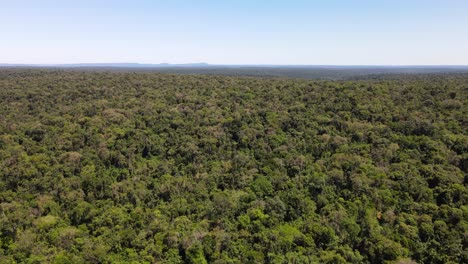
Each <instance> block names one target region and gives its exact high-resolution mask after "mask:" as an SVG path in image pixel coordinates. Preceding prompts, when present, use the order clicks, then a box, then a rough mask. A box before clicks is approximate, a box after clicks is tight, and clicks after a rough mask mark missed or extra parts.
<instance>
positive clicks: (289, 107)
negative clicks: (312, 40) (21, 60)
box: [0, 69, 468, 263]
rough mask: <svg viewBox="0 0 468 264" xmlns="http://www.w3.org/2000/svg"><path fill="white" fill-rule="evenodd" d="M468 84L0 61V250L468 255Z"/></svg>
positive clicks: (27, 257) (443, 78) (314, 257)
mask: <svg viewBox="0 0 468 264" xmlns="http://www.w3.org/2000/svg"><path fill="white" fill-rule="evenodd" d="M467 91H468V74H444V75H436V74H434V75H405V76H403V75H402V76H398V77H395V76H393V77H391V78H387V77H375V78H369V79H366V80H349V81H317V80H291V79H259V78H248V77H219V76H194V75H169V74H159V73H116V72H91V71H87V72H79V71H62V70H27V69H3V70H0V262H1V263H48V262H50V263H85V262H86V263H156V262H157V263H415V262H417V263H467V262H468V251H467V247H468V206H467V204H468V191H467V182H468V177H467V172H468V134H467V121H468V120H467V116H468V111H467V110H468V109H467V101H468V100H467V97H468V93H467Z"/></svg>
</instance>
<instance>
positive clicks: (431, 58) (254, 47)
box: [0, 0, 468, 65]
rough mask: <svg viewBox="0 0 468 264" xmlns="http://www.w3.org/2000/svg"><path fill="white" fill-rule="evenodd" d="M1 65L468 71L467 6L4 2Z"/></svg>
mask: <svg viewBox="0 0 468 264" xmlns="http://www.w3.org/2000/svg"><path fill="white" fill-rule="evenodd" d="M0 36H1V38H0V63H24V64H61V63H124V62H125V63H130V62H138V63H198V62H205V63H210V64H256V65H259V64H275V65H468V0H391V1H390V0H322V1H318V0H308V1H305V0H284V1H276V0H268V1H267V0H237V1H234V0H223V1H221V0H217V1H214V0H198V1H184V0H167V1H158V0H128V1H119V0H113V1H110V0H100V1H97V0H79V1H78V0H29V1H27V0H14V1H13V0H0Z"/></svg>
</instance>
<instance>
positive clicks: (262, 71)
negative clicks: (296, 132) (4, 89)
mask: <svg viewBox="0 0 468 264" xmlns="http://www.w3.org/2000/svg"><path fill="white" fill-rule="evenodd" d="M8 66H9V65H8V64H0V70H1V69H2V68H3V69H8V68H12V67H8ZM10 66H11V65H10ZM30 67H31V66H28V65H20V64H19V65H16V68H18V69H28V68H30ZM36 68H39V69H40V68H41V67H40V65H36ZM46 69H49V70H54V69H55V70H67V71H91V72H122V73H128V72H147V73H169V74H202V75H215V76H250V77H266V78H300V79H314V80H316V79H322V80H347V79H356V78H357V79H364V78H379V77H381V76H384V75H408V74H453V73H466V74H468V66H313V65H312V66H306V65H302V66H301V65H289V66H287V65H283V66H281V65H276V66H275V65H263V66H262V65H237V66H236V65H211V64H204V63H195V64H138V63H95V64H93V63H87V64H86V63H84V64H58V65H49V66H48V67H46Z"/></svg>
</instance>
